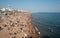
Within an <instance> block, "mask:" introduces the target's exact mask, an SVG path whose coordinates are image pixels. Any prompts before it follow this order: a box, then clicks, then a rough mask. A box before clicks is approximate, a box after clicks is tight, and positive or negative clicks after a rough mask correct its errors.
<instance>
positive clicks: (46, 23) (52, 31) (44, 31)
mask: <svg viewBox="0 0 60 38" xmlns="http://www.w3.org/2000/svg"><path fill="white" fill-rule="evenodd" d="M32 20H33V23H34V25H35V26H36V27H37V28H38V29H39V31H40V32H41V35H43V37H42V38H60V13H59V12H56V13H52V12H51V13H46V12H45V13H41V12H38V13H32Z"/></svg>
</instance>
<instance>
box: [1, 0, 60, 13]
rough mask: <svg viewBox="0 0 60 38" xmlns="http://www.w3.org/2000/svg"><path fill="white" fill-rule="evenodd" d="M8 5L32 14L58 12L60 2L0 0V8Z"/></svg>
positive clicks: (58, 0)
mask: <svg viewBox="0 0 60 38" xmlns="http://www.w3.org/2000/svg"><path fill="white" fill-rule="evenodd" d="M8 5H10V6H11V7H12V8H17V9H22V10H29V11H32V12H60V0H0V8H1V7H7V6H8Z"/></svg>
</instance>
